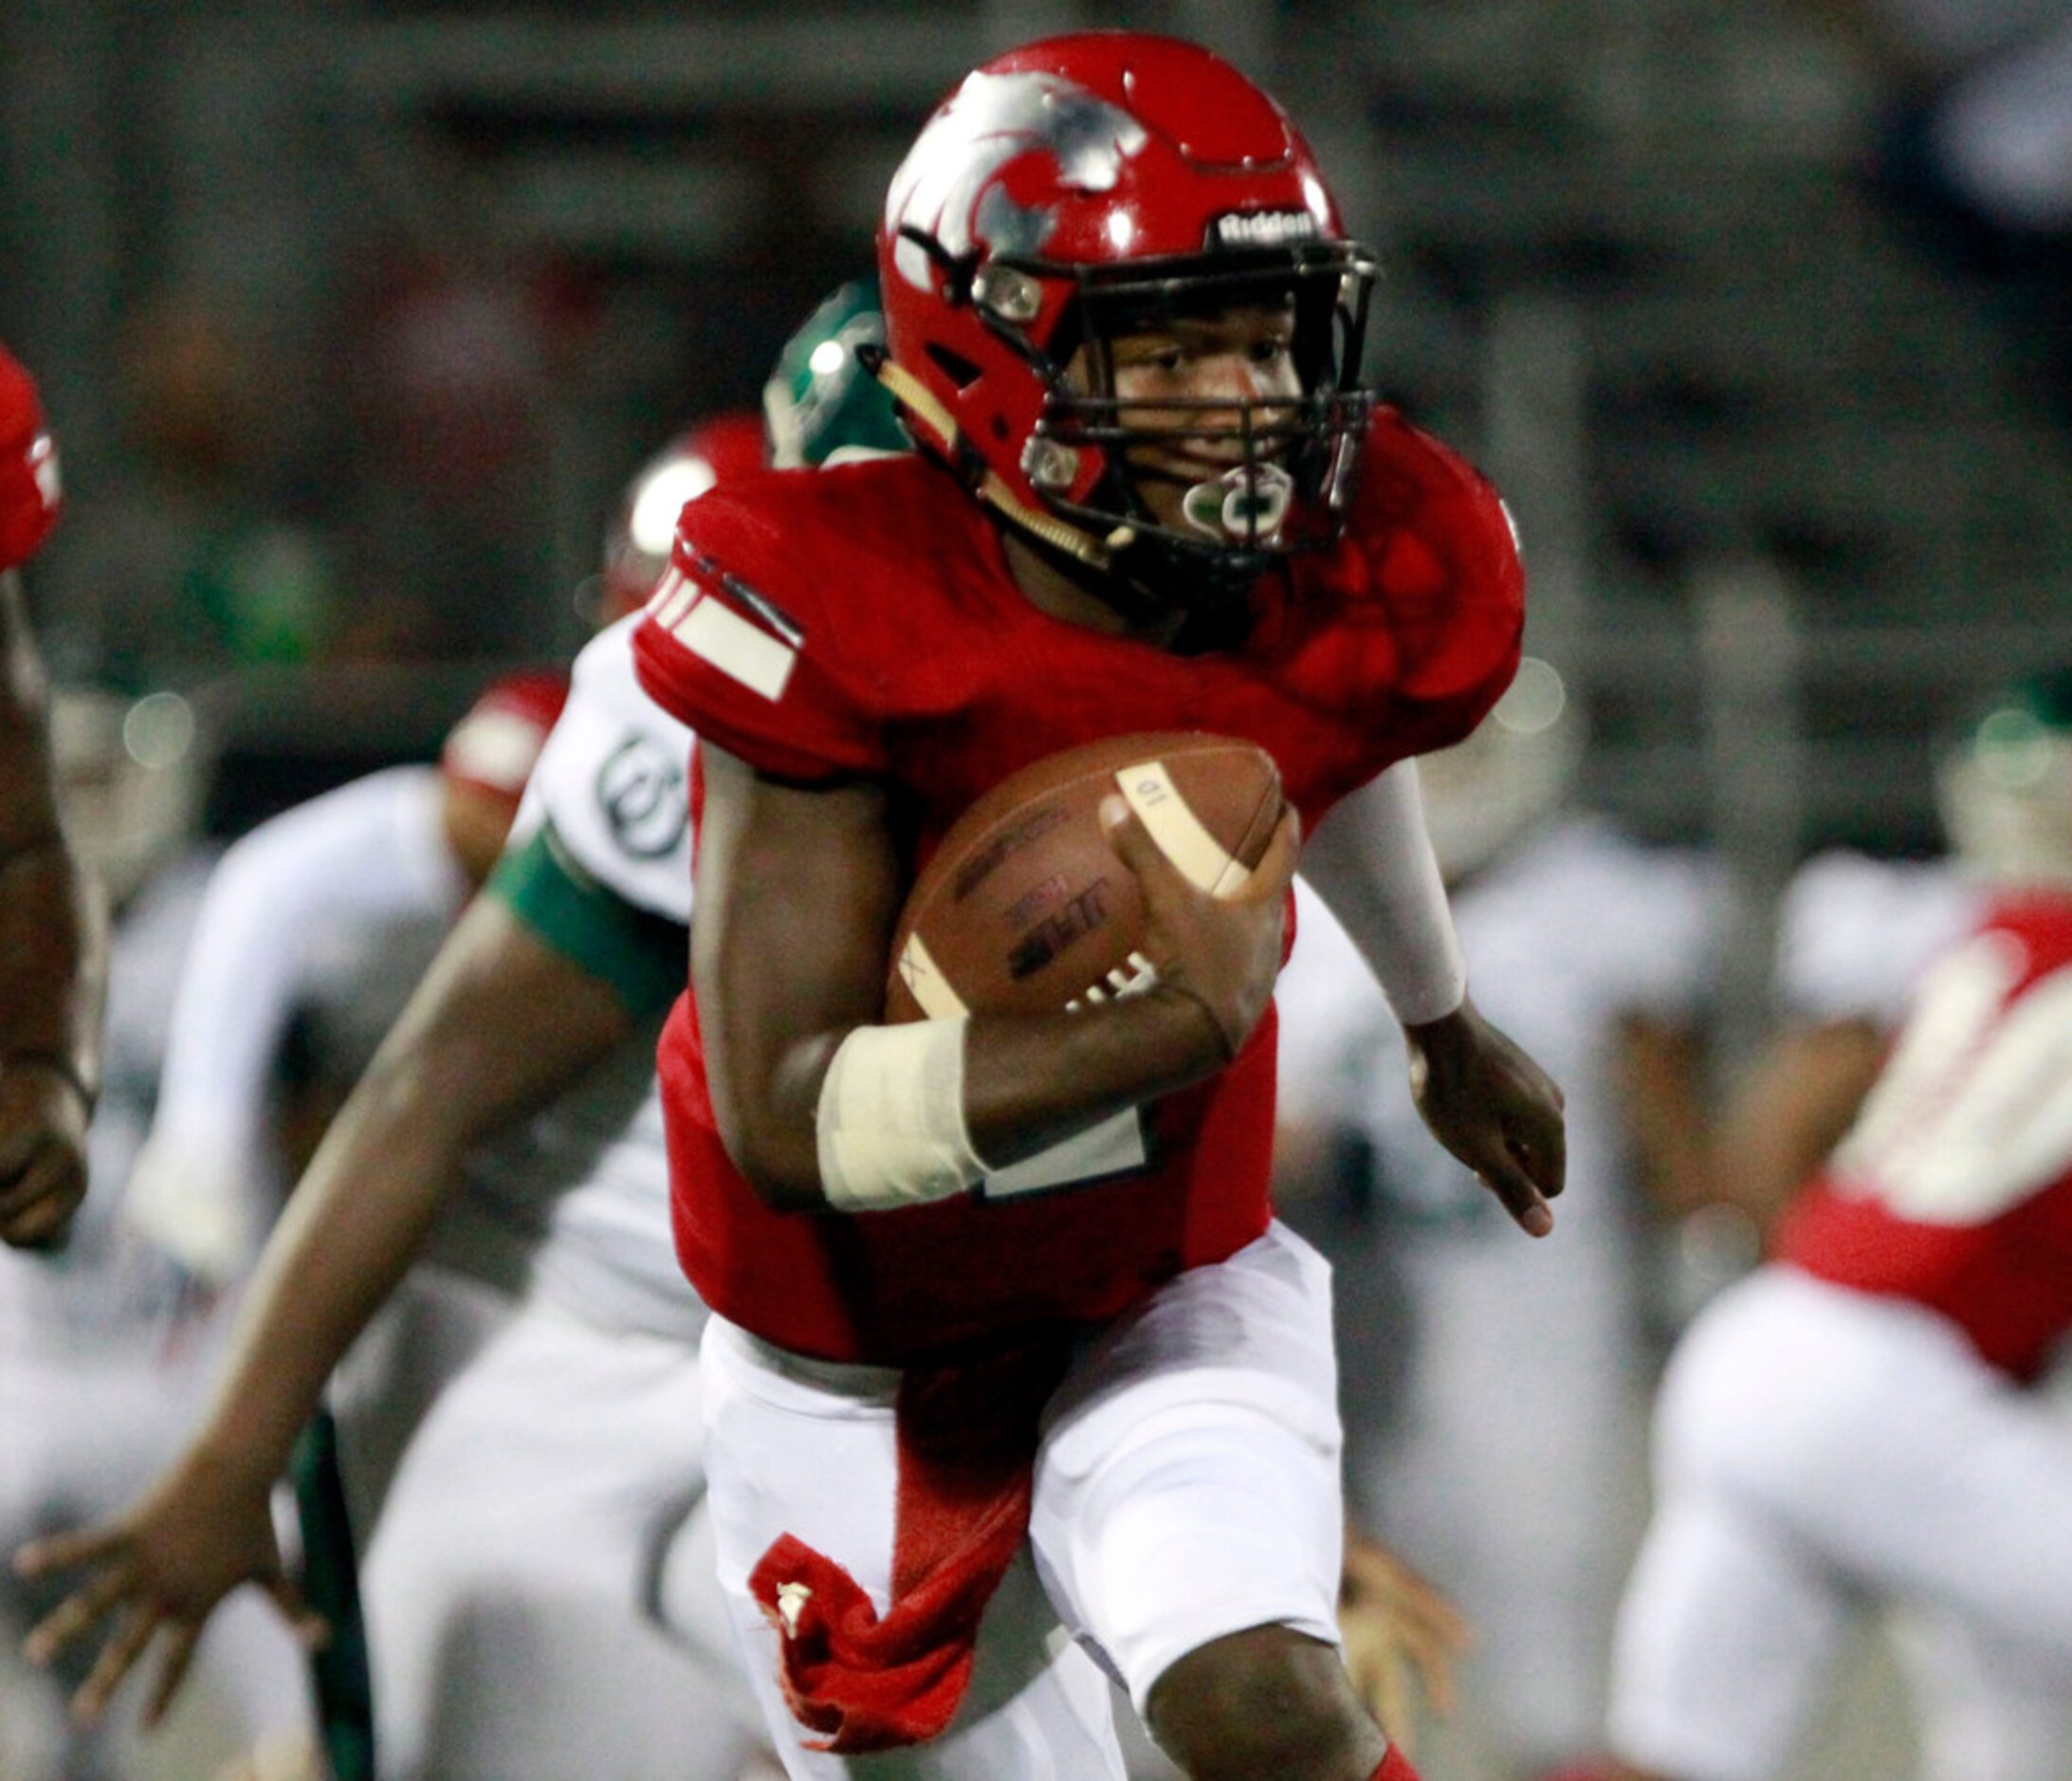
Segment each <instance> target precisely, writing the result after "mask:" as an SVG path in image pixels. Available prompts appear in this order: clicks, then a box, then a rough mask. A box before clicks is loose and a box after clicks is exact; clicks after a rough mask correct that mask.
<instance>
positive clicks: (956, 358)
mask: <svg viewBox="0 0 2072 1781" xmlns="http://www.w3.org/2000/svg"><path fill="white" fill-rule="evenodd" d="M928 357H929V358H932V359H933V360H934V361H935V363H936V365H937V367H938V368H939V369H940V370H941V371H942V373H943V375H944V376H946V377H947V378H948V379H949V380H950V381H951V382H952V383H954V384H955V385H956V386H957V388H958V390H959V391H960V392H962V391H964V390H968V389H970V388H971V386H972V385H973V384H975V383H976V382H978V381H979V379H980V378H981V376H984V375H985V374H984V373H983V372H982V371H981V370H980V368H979V367H978V366H977V365H975V364H973V363H972V362H971V360H970V359H968V358H965V357H964V356H963V354H962V353H956V352H952V351H951V350H950V349H949V348H948V347H946V346H944V344H943V343H942V342H941V341H939V340H931V341H930V342H929V343H928Z"/></svg>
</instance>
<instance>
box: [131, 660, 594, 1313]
mask: <svg viewBox="0 0 2072 1781" xmlns="http://www.w3.org/2000/svg"><path fill="white" fill-rule="evenodd" d="M566 696H567V680H566V676H565V675H563V674H561V673H559V672H541V673H518V674H512V675H508V676H506V677H504V679H502V680H499V681H498V682H496V683H495V684H494V685H492V686H491V687H489V688H488V689H486V691H485V692H484V693H483V694H482V695H481V696H480V697H479V698H478V699H477V700H476V701H475V702H474V704H473V705H472V706H471V707H470V708H469V709H468V713H467V714H466V715H465V716H464V717H463V718H462V719H461V721H460V722H459V723H458V724H456V725H454V727H453V729H452V731H451V733H450V734H449V736H448V738H447V740H446V744H445V746H444V748H443V749H442V751H441V755H440V759H439V762H438V763H437V764H436V765H431V764H421V765H419V764H412V765H403V766H394V767H388V768H384V769H382V770H380V771H378V772H376V773H371V774H368V775H367V776H365V777H364V778H361V779H358V780H352V781H351V782H350V783H348V784H345V785H342V786H339V788H338V789H336V790H335V791H330V792H326V793H324V794H322V795H321V796H320V797H317V798H313V799H310V800H309V801H308V802H306V803H303V804H300V805H297V806H296V807H295V808H294V809H292V810H289V811H287V812H284V813H283V814H282V815H280V816H277V817H271V818H269V819H268V820H266V821H265V822H262V823H261V824H259V826H258V827H257V828H255V829H253V830H251V831H250V832H249V833H248V834H247V835H244V836H243V837H241V838H240V839H239V840H237V841H236V842H234V843H233V844H232V845H231V846H230V847H229V849H228V850H227V851H226V852H225V854H224V855H223V858H222V860H221V861H220V863H219V864H218V865H217V866H216V869H215V871H214V872H213V873H212V874H211V878H210V882H209V888H208V893H207V896H206V898H205V900H204V902H203V905H202V909H201V912H200V915H199V918H198V919H197V922H196V925H195V929H194V934H193V941H192V944H191V946H190V949H189V954H188V959H187V963H186V964H185V966H184V968H183V969H182V971H181V974H180V981H179V989H178V995H177V998H176V999H175V1001H174V1004H173V1010H172V1023H171V1028H170V1031H169V1034H168V1037H167V1044H166V1059H165V1074H164V1080H163V1081H162V1083H161V1084H160V1086H159V1092H158V1098H157V1106H156V1112H155V1114H154V1117H153V1121H152V1129H151V1137H150V1141H149V1142H148V1143H147V1144H146V1146H145V1147H144V1151H143V1154H142V1155H141V1156H140V1157H139V1158H138V1165H137V1168H136V1171H135V1174H134V1177H133V1179H132V1181H131V1184H130V1192H129V1196H128V1201H127V1205H126V1208H125V1216H126V1217H127V1218H128V1219H129V1220H130V1221H131V1222H132V1223H133V1224H135V1225H137V1226H138V1228H139V1229H140V1230H142V1231H143V1232H144V1233H145V1234H146V1235H147V1236H149V1237H150V1238H151V1239H153V1240H154V1241H155V1242H156V1243H157V1244H158V1246H159V1247H160V1248H162V1249H164V1250H165V1251H166V1252H167V1253H168V1254H169V1255H172V1256H174V1257H176V1258H178V1259H179V1260H180V1261H181V1262H182V1263H183V1265H185V1266H186V1267H187V1269H188V1270H189V1272H190V1273H192V1274H193V1276H195V1277H196V1278H197V1279H200V1280H202V1281H205V1282H207V1283H208V1284H210V1285H211V1286H214V1287H218V1288H221V1287H225V1286H228V1285H229V1284H230V1283H232V1282H233V1281H236V1280H239V1279H242V1278H243V1277H244V1276H245V1275H246V1274H247V1273H248V1271H249V1269H250V1267H251V1263H252V1261H253V1259H254V1258H255V1257H256V1256H257V1254H258V1251H259V1244H260V1241H261V1239H263V1238H264V1236H265V1235H266V1229H267V1228H268V1226H269V1225H270V1224H271V1223H272V1221H273V1219H274V1216H275V1214H276V1213H277V1212H278V1210H279V1197H280V1188H281V1184H280V1182H279V1181H278V1179H277V1175H278V1169H279V1165H278V1161H277V1158H276V1156H275V1143H274V1137H273V1133H272V1120H271V1108H270V1106H269V1093H270V1088H271V1084H272V1082H273V1079H274V1074H275V1070H276V1066H277V1064H278V1060H279V1057H280V1055H281V1050H282V1046H283V1043H284V1038H285V1036H286V1034H287V1031H288V1028H289V1025H290V1023H291V1021H292V1020H293V1019H294V1017H295V1015H296V1013H297V1010H298V1008H299V1007H300V1006H301V1005H302V1004H303V1002H304V1001H307V1000H309V999H310V998H311V997H312V995H313V993H315V992H316V991H317V989H318V987H319V986H320V985H322V984H324V983H326V982H339V981H340V980H343V979H345V978H348V977H350V978H357V979H358V980H360V981H361V982H362V985H363V987H362V989H361V992H360V994H361V998H362V1000H365V1001H371V1002H373V1003H374V1004H375V1005H376V1009H377V1010H378V1012H377V1013H376V1019H380V1018H381V1016H382V1014H386V1015H387V1016H393V1015H394V1012H395V1010H396V1008H397V1007H398V1006H399V1005H400V996H399V994H398V991H400V992H402V993H407V992H408V989H409V987H410V977H411V975H413V974H414V972H416V971H421V970H422V969H423V967H424V964H426V963H427V962H428V961H429V960H430V958H431V952H432V950H433V949H434V948H435V947H436V946H437V945H438V941H439V938H440V937H441V936H442V935H443V934H444V932H445V930H446V928H447V927H449V926H450V924H451V923H452V920H453V918H454V916H456V915H457V914H458V913H459V912H460V909H461V908H462V906H463V905H464V904H465V903H466V902H467V900H468V897H469V896H471V895H472V894H473V893H474V890H475V889H476V888H477V887H478V886H479V885H480V884H481V882H482V880H483V879H484V878H485V877H486V875H487V873H488V870H489V868H490V866H491V865H493V864H494V863H495V860H496V856H497V853H498V850H499V849H500V848H501V846H502V844H503V840H504V835H505V834H506V832H507V831H508V830H509V828H510V825H511V820H512V818H513V817H515V816H516V814H517V811H518V800H519V796H520V794H521V793H522V792H523V789H524V784H525V779H526V776H527V774H529V773H530V772H531V770H532V764H533V762H534V761H535V760H536V759H538V757H539V753H540V749H541V744H543V743H544V742H545V740H546V735H547V731H548V730H549V729H551V728H552V727H553V725H554V720H555V719H556V717H557V716H558V715H559V712H560V709H561V702H562V700H563V699H564V698H566ZM398 978H400V980H401V981H400V982H396V981H394V980H396V979H398ZM370 979H371V980H373V983H375V984H378V983H381V982H383V981H384V980H388V981H389V994H388V996H387V998H385V999H384V998H383V997H382V996H381V995H379V994H378V993H374V992H373V987H372V984H370V983H369V982H368V980H370Z"/></svg>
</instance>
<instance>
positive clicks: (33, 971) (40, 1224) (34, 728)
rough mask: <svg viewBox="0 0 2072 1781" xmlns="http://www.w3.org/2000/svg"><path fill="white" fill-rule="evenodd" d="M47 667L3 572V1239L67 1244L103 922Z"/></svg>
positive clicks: (12, 582)
mask: <svg viewBox="0 0 2072 1781" xmlns="http://www.w3.org/2000/svg"><path fill="white" fill-rule="evenodd" d="M46 707H47V700H46V689H45V681H44V671H43V664H42V662H41V661H40V660H39V658H38V656H37V653H36V649H35V644H34V641H33V640H32V639H31V637H30V635H29V632H28V620H27V618H26V617H25V615H24V614H23V611H22V601H21V589H20V584H19V582H18V580H17V578H16V577H15V575H14V573H13V571H12V570H9V569H0V1241H6V1242H8V1243H10V1244H14V1245H16V1246H18V1247H42V1246H45V1245H47V1244H51V1243H55V1242H56V1241H58V1240H59V1239H61V1238H62V1237H63V1236H64V1230H65V1227H66V1225H67V1224H68V1223H69V1222H70V1221H71V1217H72V1213H73V1211H74V1210H75V1208H77V1206H78V1205H79V1203H80V1201H81V1199H82V1198H83V1196H84V1194H85V1191H86V1160H85V1140H86V1122H87V1118H88V1115H89V1114H90V1113H91V1111H92V1108H93V1099H94V1094H95V1092H96V1089H97V1088H98V1086H99V1083H100V1056H101V1004H102V1001H103V998H104V993H105V989H106V982H107V920H106V915H105V912H104V910H103V909H102V906H101V898H100V896H99V894H98V893H97V892H96V890H95V889H94V887H93V886H92V885H91V883H90V882H89V881H88V880H87V879H86V877H85V876H84V875H83V873H82V872H81V871H80V870H79V866H78V862H77V861H76V860H75V859H74V858H73V856H72V853H71V850H70V848H69V847H67V845H66V844H65V839H64V831H63V830H62V829H61V828H60V827H59V823H58V807H57V795H56V790H55V786H54V784H53V780H52V775H51V767H50V750H49V744H48V741H47V737H46V720H47V708H46Z"/></svg>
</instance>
